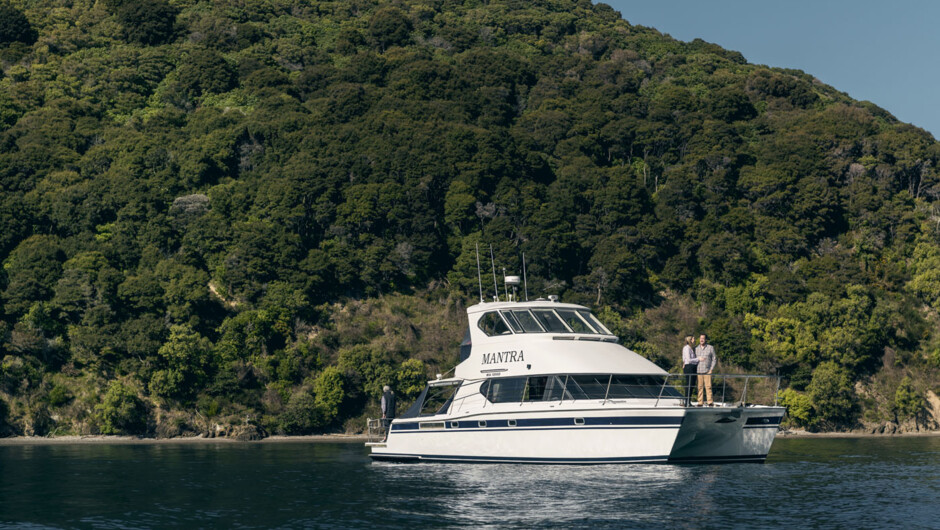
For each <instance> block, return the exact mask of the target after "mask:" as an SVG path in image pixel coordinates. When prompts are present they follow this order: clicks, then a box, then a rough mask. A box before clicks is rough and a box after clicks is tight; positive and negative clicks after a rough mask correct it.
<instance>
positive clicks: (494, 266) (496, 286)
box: [490, 243, 499, 302]
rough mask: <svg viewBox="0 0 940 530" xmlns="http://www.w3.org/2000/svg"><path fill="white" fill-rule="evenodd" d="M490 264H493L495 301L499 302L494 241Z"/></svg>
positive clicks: (491, 246)
mask: <svg viewBox="0 0 940 530" xmlns="http://www.w3.org/2000/svg"><path fill="white" fill-rule="evenodd" d="M490 264H491V265H492V266H493V292H495V293H496V296H494V297H493V301H494V302H499V286H498V285H497V284H496V260H495V259H494V258H493V244H492V243H490Z"/></svg>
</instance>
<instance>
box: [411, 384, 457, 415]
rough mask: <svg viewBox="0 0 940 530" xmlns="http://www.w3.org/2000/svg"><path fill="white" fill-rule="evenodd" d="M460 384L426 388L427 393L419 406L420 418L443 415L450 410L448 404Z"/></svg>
mask: <svg viewBox="0 0 940 530" xmlns="http://www.w3.org/2000/svg"><path fill="white" fill-rule="evenodd" d="M458 387H460V383H458V382H455V383H453V384H445V385H434V386H430V387H428V393H427V395H426V396H425V398H424V403H422V404H421V413H420V414H421V415H422V416H434V415H436V414H445V413H446V412H447V409H449V408H450V403H451V401H452V400H453V398H454V393H456V392H457V388H458Z"/></svg>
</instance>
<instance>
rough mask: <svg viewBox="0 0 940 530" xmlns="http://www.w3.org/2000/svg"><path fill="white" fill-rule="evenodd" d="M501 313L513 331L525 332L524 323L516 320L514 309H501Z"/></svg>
mask: <svg viewBox="0 0 940 530" xmlns="http://www.w3.org/2000/svg"><path fill="white" fill-rule="evenodd" d="M499 314H501V315H503V319H505V320H506V322H508V323H509V327H511V328H512V331H513V333H525V331H524V330H523V329H522V324H520V323H519V321H518V320H516V316H515V315H513V314H512V311H500V312H499Z"/></svg>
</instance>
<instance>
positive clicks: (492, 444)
mask: <svg viewBox="0 0 940 530" xmlns="http://www.w3.org/2000/svg"><path fill="white" fill-rule="evenodd" d="M755 411H757V412H755ZM782 416H783V409H782V408H779V407H737V408H735V407H716V408H705V409H695V408H684V407H669V408H648V409H610V408H606V409H593V410H592V409H581V410H577V409H569V410H556V411H550V412H542V413H535V412H529V413H513V412H494V413H490V414H474V415H470V416H463V417H460V418H456V417H448V416H439V417H430V418H422V419H420V421H419V420H397V421H396V422H395V423H394V424H393V426H392V431H391V432H390V433H389V436H388V438H387V441H386V442H383V443H377V444H370V446H371V449H372V453H371V457H372V458H373V459H374V460H386V461H404V462H477V463H497V462H498V463H537V464H613V463H619V464H622V463H700V462H762V461H764V459H766V457H767V453H768V451H769V450H770V445H771V444H772V443H773V438H774V435H775V434H776V429H777V426H778V425H779V423H780V418H781V417H782ZM753 418H762V419H761V420H760V423H759V424H758V423H754V420H753ZM749 421H750V422H751V423H750V424H748V422H749Z"/></svg>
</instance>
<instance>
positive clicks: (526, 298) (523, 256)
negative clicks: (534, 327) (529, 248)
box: [477, 252, 529, 302]
mask: <svg viewBox="0 0 940 530" xmlns="http://www.w3.org/2000/svg"><path fill="white" fill-rule="evenodd" d="M477 259H478V260H479V258H477ZM522 285H523V287H524V289H525V301H526V302H528V301H529V281H528V280H527V279H526V277H525V252H523V253H522Z"/></svg>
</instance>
